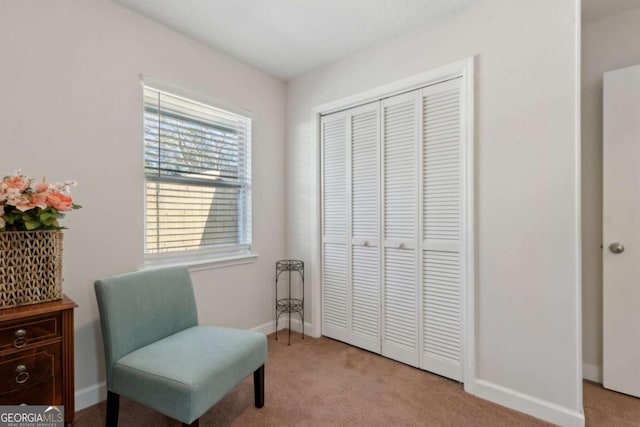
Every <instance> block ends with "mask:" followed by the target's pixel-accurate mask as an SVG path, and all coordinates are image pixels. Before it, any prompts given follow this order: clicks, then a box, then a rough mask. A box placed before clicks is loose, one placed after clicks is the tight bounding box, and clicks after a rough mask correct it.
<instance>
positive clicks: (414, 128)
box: [381, 90, 420, 366]
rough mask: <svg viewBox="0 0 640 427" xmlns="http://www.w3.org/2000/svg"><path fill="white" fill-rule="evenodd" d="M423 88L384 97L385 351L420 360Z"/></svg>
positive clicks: (413, 362)
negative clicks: (419, 251)
mask: <svg viewBox="0 0 640 427" xmlns="http://www.w3.org/2000/svg"><path fill="white" fill-rule="evenodd" d="M419 100H420V91H419V90H417V91H413V92H410V93H407V94H403V95H397V96H394V97H391V98H387V99H385V100H383V101H382V129H381V132H382V152H383V156H382V162H383V171H384V172H383V185H382V189H383V200H384V203H383V226H382V231H383V233H384V234H383V237H384V253H383V270H384V271H383V286H382V292H383V295H382V296H383V305H382V306H383V324H382V354H383V355H384V356H387V357H390V358H392V359H396V360H399V361H401V362H404V363H407V364H409V365H413V366H418V365H419V360H420V352H419V347H418V336H419V335H418V325H419V313H418V310H419V304H418V298H419V288H418V268H417V267H418V262H417V261H418V258H417V244H416V243H417V237H418V164H419V162H418V160H417V159H418V153H419V144H418V139H419V116H418V113H419Z"/></svg>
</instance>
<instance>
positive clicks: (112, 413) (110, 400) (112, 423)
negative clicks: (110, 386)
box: [107, 391, 120, 427]
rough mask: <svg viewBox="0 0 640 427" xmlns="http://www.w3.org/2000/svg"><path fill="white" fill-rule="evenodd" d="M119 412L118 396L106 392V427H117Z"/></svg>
mask: <svg viewBox="0 0 640 427" xmlns="http://www.w3.org/2000/svg"><path fill="white" fill-rule="evenodd" d="M119 412H120V395H118V394H115V393H113V392H111V391H108V392H107V427H118V413H119Z"/></svg>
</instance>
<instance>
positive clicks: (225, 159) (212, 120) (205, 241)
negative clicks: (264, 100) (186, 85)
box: [144, 85, 251, 260]
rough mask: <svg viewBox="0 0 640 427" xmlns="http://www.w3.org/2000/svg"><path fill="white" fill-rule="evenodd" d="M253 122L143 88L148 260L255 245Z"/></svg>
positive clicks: (226, 253)
mask: <svg viewBox="0 0 640 427" xmlns="http://www.w3.org/2000/svg"><path fill="white" fill-rule="evenodd" d="M250 145H251V119H249V118H248V117H243V116H240V115H238V114H234V113H231V112H228V111H224V110H221V109H218V108H214V107H211V106H209V105H205V104H201V103H199V102H195V101H192V100H189V99H186V98H183V97H180V96H177V95H174V94H171V93H167V92H164V91H161V90H158V89H154V88H152V87H149V86H146V85H145V86H144V166H145V219H146V227H145V228H146V235H145V257H146V259H147V260H158V259H164V258H172V257H173V258H175V257H176V256H178V257H180V256H183V257H188V256H192V255H201V254H203V253H205V254H211V255H212V257H220V258H223V257H225V256H229V255H240V254H243V253H248V252H249V250H250V248H251V161H250V158H251V156H250Z"/></svg>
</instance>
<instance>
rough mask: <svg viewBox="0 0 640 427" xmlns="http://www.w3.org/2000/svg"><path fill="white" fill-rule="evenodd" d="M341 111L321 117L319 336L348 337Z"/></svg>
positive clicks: (343, 117)
mask: <svg viewBox="0 0 640 427" xmlns="http://www.w3.org/2000/svg"><path fill="white" fill-rule="evenodd" d="M347 118H348V116H347V114H346V113H345V112H342V113H336V114H332V115H330V116H326V117H323V118H322V122H321V138H322V157H323V161H322V208H323V216H322V333H323V335H326V336H328V337H331V338H335V339H339V340H343V341H346V340H348V337H349V332H348V319H349V313H348V311H349V310H350V304H351V301H350V293H349V278H350V274H349V270H350V263H349V261H348V260H349V245H348V244H347V237H348V230H349V195H348V190H349V187H348V182H347V165H348V162H347V158H348V157H347V156H348V153H349V148H348V147H349V146H348V136H347V135H348V133H347V132H348V122H347Z"/></svg>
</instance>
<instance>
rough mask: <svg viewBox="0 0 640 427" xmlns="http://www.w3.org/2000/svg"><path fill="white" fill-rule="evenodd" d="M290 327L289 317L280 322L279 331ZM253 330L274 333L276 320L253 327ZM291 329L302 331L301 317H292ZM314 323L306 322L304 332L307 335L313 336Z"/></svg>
mask: <svg viewBox="0 0 640 427" xmlns="http://www.w3.org/2000/svg"><path fill="white" fill-rule="evenodd" d="M288 327H289V319H281V320H280V321H279V322H278V331H281V330H283V329H287V328H288ZM251 330H252V331H256V332H261V333H263V334H265V335H269V334H272V333H274V332H275V331H276V322H275V321H273V320H272V321H270V322H267V323H263V324H262V325H259V326H256V327H255V328H251ZM291 330H292V331H296V332H300V333H302V322H301V321H300V319H293V318H292V319H291ZM312 330H313V329H312V325H311V324H310V323H308V322H304V333H305V335H309V336H311V331H312Z"/></svg>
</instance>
